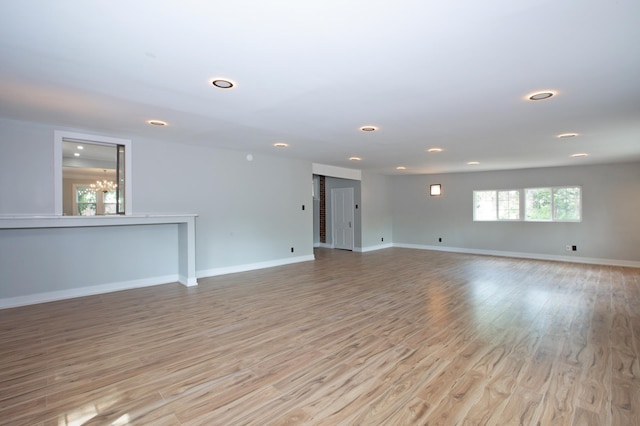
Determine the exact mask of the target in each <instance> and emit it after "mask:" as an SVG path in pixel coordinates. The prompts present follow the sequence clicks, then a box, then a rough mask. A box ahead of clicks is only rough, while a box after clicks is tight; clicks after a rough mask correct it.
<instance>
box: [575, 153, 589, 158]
mask: <svg viewBox="0 0 640 426" xmlns="http://www.w3.org/2000/svg"><path fill="white" fill-rule="evenodd" d="M588 155H589V154H587V153H586V152H579V153H577V154H571V156H572V157H573V158H578V157H587V156H588Z"/></svg>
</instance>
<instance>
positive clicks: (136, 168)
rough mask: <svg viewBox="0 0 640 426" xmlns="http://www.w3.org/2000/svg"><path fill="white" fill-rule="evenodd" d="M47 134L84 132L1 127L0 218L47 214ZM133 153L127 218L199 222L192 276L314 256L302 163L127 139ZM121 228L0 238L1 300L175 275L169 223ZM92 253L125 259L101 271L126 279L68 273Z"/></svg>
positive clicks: (50, 210)
mask: <svg viewBox="0 0 640 426" xmlns="http://www.w3.org/2000/svg"><path fill="white" fill-rule="evenodd" d="M54 130H69V131H79V132H82V133H88V134H92V133H93V132H91V130H90V129H68V128H58V127H54V126H47V125H39V124H32V123H23V122H17V121H12V120H0V145H1V148H2V155H0V215H41V214H45V215H53V214H54V196H53V192H54V183H53V175H54V172H53V134H54ZM106 136H117V137H128V136H127V135H106ZM132 151H133V152H132V154H133V155H132V158H133V162H134V163H133V188H132V190H133V203H132V204H133V209H134V211H133V213H196V214H198V215H199V216H198V217H197V219H196V274H197V275H198V276H208V275H215V274H218V273H225V272H231V271H234V270H246V269H253V268H256V267H265V266H270V265H273V264H282V263H289V262H295V261H301V260H308V259H310V258H313V222H312V217H313V204H312V199H311V188H310V185H309V184H310V181H311V176H312V172H311V163H310V162H307V161H301V160H292V159H283V158H277V157H270V156H262V155H257V154H254V155H253V161H247V157H246V154H247V153H242V152H234V151H227V150H219V149H213V148H207V147H201V146H190V145H184V144H177V143H176V144H173V143H165V142H159V141H155V140H148V139H141V138H132ZM303 204H304V205H305V209H304V210H302V205H303ZM109 229H111V230H113V229H116V228H109ZM123 229H124V231H123V232H120V231H114V232H116V233H115V234H114V235H116V234H117V235H118V238H117V239H116V238H106V239H103V238H102V236H101V235H102V234H100V232H99V231H98V230H96V229H91V228H84V229H74V228H65V229H56V230H38V229H35V230H29V231H25V230H19V231H10V230H0V257H2V258H3V259H5V260H4V261H3V263H2V264H0V299H2V298H8V297H17V296H23V295H28V294H32V293H33V292H47V291H67V290H73V289H78V288H86V287H87V286H93V285H101V284H103V283H114V281H118V282H122V280H125V279H129V280H134V281H135V280H144V279H148V280H154V279H158V280H162V279H166V277H168V276H173V275H175V276H177V273H178V270H177V269H178V262H177V258H178V253H177V225H175V226H174V225H168V226H167V227H164V226H157V225H156V226H149V227H124V228H123ZM102 231H104V230H102ZM125 231H128V232H125ZM20 235H23V237H20ZM145 241H146V242H147V243H145ZM16 244H17V247H19V248H18V249H16ZM77 247H84V248H85V249H84V250H76V249H75V248H77ZM291 247H293V248H294V252H293V253H291ZM70 248H74V249H73V250H71V249H70ZM99 249H101V250H99ZM98 252H116V253H118V252H119V253H124V254H123V256H120V257H118V256H117V255H116V258H113V259H112V258H109V263H110V264H113V263H115V264H117V265H119V267H121V271H123V272H125V274H124V275H122V274H120V273H119V272H118V273H112V272H109V269H108V268H106V267H105V268H92V270H95V278H90V279H89V278H87V274H86V273H85V272H86V271H85V270H84V269H82V268H80V269H78V270H75V269H74V268H73V265H74V263H79V264H81V265H95V263H96V259H98ZM9 254H11V256H9ZM16 258H18V259H22V261H20V262H13V263H12V262H9V261H8V260H6V259H14V260H15V259H16ZM123 262H128V264H127V265H126V266H122V265H123ZM136 265H138V266H136ZM52 268H53V270H52ZM27 269H30V270H29V271H27ZM37 270H39V271H37ZM125 275H126V277H125ZM127 277H129V278H127ZM164 282H166V281H164Z"/></svg>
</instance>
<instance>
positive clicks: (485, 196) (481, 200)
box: [473, 191, 497, 220]
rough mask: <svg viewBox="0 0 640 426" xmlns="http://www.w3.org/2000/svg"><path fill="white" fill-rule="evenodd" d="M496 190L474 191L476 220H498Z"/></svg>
mask: <svg viewBox="0 0 640 426" xmlns="http://www.w3.org/2000/svg"><path fill="white" fill-rule="evenodd" d="M496 201H497V200H496V191H474V192H473V205H474V213H473V219H474V220H496V218H497V214H496Z"/></svg>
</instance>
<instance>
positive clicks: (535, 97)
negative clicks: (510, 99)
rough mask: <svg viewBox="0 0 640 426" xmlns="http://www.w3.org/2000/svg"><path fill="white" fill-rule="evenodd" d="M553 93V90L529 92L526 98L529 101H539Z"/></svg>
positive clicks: (554, 93) (553, 94)
mask: <svg viewBox="0 0 640 426" xmlns="http://www.w3.org/2000/svg"><path fill="white" fill-rule="evenodd" d="M555 95H556V92H554V91H553V90H543V91H542V92H534V93H529V94H528V95H527V99H529V100H530V101H541V100H543V99H549V98H550V97H552V96H555Z"/></svg>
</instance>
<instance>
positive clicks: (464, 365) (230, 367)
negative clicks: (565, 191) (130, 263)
mask: <svg viewBox="0 0 640 426" xmlns="http://www.w3.org/2000/svg"><path fill="white" fill-rule="evenodd" d="M316 257H317V260H316V261H315V262H306V263H302V264H296V265H289V266H283V267H278V268H272V269H267V270H260V271H255V272H247V273H240V274H233V275H227V276H221V277H214V278H208V279H201V280H199V281H200V285H199V286H198V287H196V288H185V287H183V286H182V285H180V284H169V285H164V286H157V287H149V288H144V289H137V290H129V291H123V292H118V293H110V294H104V295H99V296H92V297H85V298H79V299H73V300H67V301H60V302H53V303H47V304H41V305H34V306H27V307H21V308H14V309H6V310H2V311H0V361H1V370H0V424H3V425H4V424H11V425H23V424H25V425H103V424H104V425H110V424H113V425H123V424H136V425H141V424H151V425H242V424H252V425H294V424H318V425H339V424H348V425H351V424H372V425H413V424H430V425H436V424H460V425H484V424H489V425H511V424H514V425H516V424H524V425H535V424H540V425H638V424H640V366H639V364H638V354H639V353H640V269H632V268H616V267H606V266H589V265H577V264H568V263H554V262H543V261H531V260H518V259H506V258H495V257H484V256H471V255H462V254H451V253H440V252H430V251H419V250H409V249H399V248H393V249H387V250H381V251H376V252H370V253H351V252H345V251H338V250H326V249H320V250H317V251H316ZM3 285H7V283H4V284H3ZM15 285H19V283H15Z"/></svg>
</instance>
